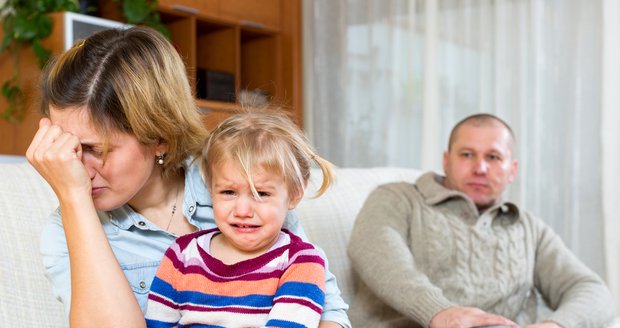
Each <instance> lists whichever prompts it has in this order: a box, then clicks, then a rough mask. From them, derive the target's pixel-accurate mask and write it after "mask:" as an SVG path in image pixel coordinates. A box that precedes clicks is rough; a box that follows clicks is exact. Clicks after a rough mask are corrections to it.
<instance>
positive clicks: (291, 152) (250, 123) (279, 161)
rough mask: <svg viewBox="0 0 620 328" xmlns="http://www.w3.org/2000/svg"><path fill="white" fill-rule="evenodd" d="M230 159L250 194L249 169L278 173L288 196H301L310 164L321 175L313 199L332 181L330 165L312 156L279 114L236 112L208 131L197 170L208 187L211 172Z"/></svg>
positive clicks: (304, 140)
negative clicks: (320, 172) (243, 177)
mask: <svg viewBox="0 0 620 328" xmlns="http://www.w3.org/2000/svg"><path fill="white" fill-rule="evenodd" d="M227 160H233V161H235V162H237V164H239V166H240V167H241V168H242V169H243V171H244V173H245V176H246V178H247V180H248V181H249V183H250V186H251V188H252V192H253V193H254V196H255V197H258V194H257V192H256V189H255V187H254V180H253V170H254V169H256V168H259V167H260V168H262V169H264V170H266V171H269V172H272V173H275V174H281V175H282V176H283V178H284V183H285V184H286V186H287V190H288V192H289V195H291V196H293V197H295V196H299V197H300V198H301V196H303V194H304V190H305V188H306V185H307V183H308V180H309V178H310V168H311V165H312V163H313V162H314V163H316V164H317V165H318V166H319V168H320V169H321V171H322V172H323V182H322V184H321V187H320V188H319V190H318V191H317V193H316V195H315V197H318V196H320V195H322V194H323V193H324V192H325V191H326V190H327V188H328V187H329V185H330V184H331V183H332V182H333V180H334V176H333V169H332V165H331V163H329V162H328V161H327V160H325V159H323V158H321V157H320V156H319V155H317V154H316V152H315V150H314V149H313V147H312V146H311V145H310V142H309V141H308V139H307V138H306V137H305V135H304V134H303V132H302V131H301V130H300V129H299V127H297V125H295V123H293V121H291V120H290V119H289V118H288V117H287V116H286V115H285V114H284V113H283V112H281V111H278V112H276V111H260V112H247V113H240V114H236V115H233V116H231V117H229V118H228V119H226V120H224V121H223V122H222V123H220V125H219V126H218V127H217V128H216V129H215V130H213V131H212V132H211V134H210V135H209V137H208V139H207V140H206V142H205V146H204V147H203V149H202V160H201V169H202V172H203V174H204V178H205V181H206V182H207V185H208V186H209V188H210V187H211V182H212V176H213V174H214V169H216V168H217V167H218V166H219V165H221V164H222V163H223V162H225V161H227Z"/></svg>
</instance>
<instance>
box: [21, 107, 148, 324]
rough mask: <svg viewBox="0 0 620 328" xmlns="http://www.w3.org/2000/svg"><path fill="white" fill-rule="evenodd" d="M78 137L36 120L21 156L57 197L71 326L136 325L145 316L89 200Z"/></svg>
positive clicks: (88, 180) (89, 193)
mask: <svg viewBox="0 0 620 328" xmlns="http://www.w3.org/2000/svg"><path fill="white" fill-rule="evenodd" d="M81 156H82V150H81V145H80V141H79V140H78V138H77V137H75V136H73V135H71V134H69V133H65V132H63V131H62V129H61V128H60V127H58V126H55V125H52V124H51V122H50V120H49V119H47V118H43V119H41V122H40V124H39V130H38V131H37V133H36V135H35V137H34V139H33V141H32V143H31V144H30V147H29V148H28V151H27V152H26V157H27V158H28V161H29V162H30V163H31V164H32V165H33V166H34V167H35V169H36V170H37V171H38V172H39V173H40V174H41V176H43V178H44V179H45V180H46V181H47V182H48V183H49V184H50V186H51V187H52V189H53V190H54V192H55V194H56V196H57V197H58V200H59V203H60V211H61V215H62V224H63V227H64V231H65V235H66V239H67V249H68V253H69V262H70V269H71V275H70V276H71V308H70V323H71V326H75V327H82V326H90V325H92V324H93V323H96V324H97V326H99V327H119V326H124V327H140V326H144V317H143V315H142V311H141V310H140V306H139V305H138V302H137V300H136V298H135V296H134V294H133V292H132V290H131V288H130V286H129V283H128V281H127V279H126V278H125V275H124V273H123V271H122V270H121V267H120V265H119V263H118V261H117V260H116V257H115V256H114V253H113V252H112V249H111V247H110V245H109V243H108V240H107V238H106V236H105V233H104V231H103V228H102V227H101V223H100V221H99V218H98V216H97V213H96V210H95V206H94V204H93V201H92V197H91V183H90V178H89V175H88V172H87V171H86V168H85V166H84V164H83V163H82V162H81Z"/></svg>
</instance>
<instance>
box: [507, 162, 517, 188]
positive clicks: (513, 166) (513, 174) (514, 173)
mask: <svg viewBox="0 0 620 328" xmlns="http://www.w3.org/2000/svg"><path fill="white" fill-rule="evenodd" d="M518 168H519V161H518V160H516V159H514V160H512V163H511V164H510V177H509V179H508V181H509V182H510V183H512V182H513V181H514V180H515V178H516V177H517V170H518Z"/></svg>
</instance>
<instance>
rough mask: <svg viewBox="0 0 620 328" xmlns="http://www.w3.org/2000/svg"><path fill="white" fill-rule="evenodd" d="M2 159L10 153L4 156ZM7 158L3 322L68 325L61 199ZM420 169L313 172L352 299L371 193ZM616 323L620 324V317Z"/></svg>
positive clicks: (320, 216)
mask: <svg viewBox="0 0 620 328" xmlns="http://www.w3.org/2000/svg"><path fill="white" fill-rule="evenodd" d="M3 161H4V162H6V161H7V159H6V157H4V160H3V158H2V157H0V162H3ZM8 161H10V162H11V163H0V213H2V214H0V215H1V223H2V228H1V229H0V242H1V243H0V259H1V261H2V265H1V266H0V327H66V326H67V325H68V324H67V320H66V318H65V317H64V314H63V310H62V306H61V304H60V303H59V302H58V301H56V300H55V299H54V298H53V297H52V294H51V290H50V286H49V284H48V282H47V280H46V279H45V278H44V276H43V266H42V263H41V259H40V256H39V235H40V233H41V228H42V226H43V225H44V222H45V220H46V218H47V216H48V215H49V213H50V212H51V211H52V210H53V209H55V208H56V207H57V206H58V201H57V199H56V197H55V195H54V193H53V192H52V190H51V188H50V187H49V186H48V185H47V183H46V182H45V181H44V180H43V179H42V178H41V176H39V174H38V173H37V172H36V171H35V170H34V169H33V168H32V167H31V166H30V165H29V164H28V163H26V162H24V160H23V158H18V157H15V158H13V157H12V158H8ZM315 173H316V174H315ZM420 174H421V172H420V171H418V170H413V169H404V168H369V169H353V168H346V169H337V170H336V180H335V183H334V185H333V186H332V188H330V189H328V191H327V192H326V193H325V194H324V195H323V196H321V197H319V198H313V197H312V196H313V195H314V192H315V191H316V190H317V188H318V186H319V179H320V173H318V172H313V174H312V178H311V181H310V183H309V187H308V192H307V194H306V197H305V198H304V200H303V201H302V202H301V203H300V205H299V206H298V208H297V212H298V213H299V215H300V217H301V218H302V223H303V225H304V229H305V231H306V233H307V235H308V237H309V238H310V240H312V241H313V242H314V243H316V244H318V245H320V246H321V247H322V248H323V250H324V251H325V253H326V254H327V258H328V260H329V266H330V270H331V271H332V272H333V273H334V274H335V275H336V277H337V279H338V285H339V286H340V289H341V291H342V296H343V298H344V299H345V300H346V301H347V302H349V301H350V300H351V299H352V295H353V294H354V293H355V283H356V281H355V275H354V274H353V273H352V271H351V264H350V262H349V259H348V258H347V254H346V245H347V240H348V238H349V236H350V233H351V228H352V226H353V222H354V220H355V216H356V214H357V212H358V211H359V209H360V208H361V206H362V204H363V202H364V200H365V198H366V196H367V195H368V194H369V193H370V191H372V190H373V189H374V188H375V187H376V186H377V185H379V184H382V183H387V182H390V181H415V179H416V178H417V177H418V176H419V175H420ZM616 326H617V328H620V322H619V324H617V325H616Z"/></svg>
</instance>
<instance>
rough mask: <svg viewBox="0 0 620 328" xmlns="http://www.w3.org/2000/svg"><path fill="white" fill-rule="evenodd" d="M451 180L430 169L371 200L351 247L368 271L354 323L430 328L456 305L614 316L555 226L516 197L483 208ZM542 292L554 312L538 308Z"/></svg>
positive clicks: (556, 317)
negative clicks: (516, 201)
mask: <svg viewBox="0 0 620 328" xmlns="http://www.w3.org/2000/svg"><path fill="white" fill-rule="evenodd" d="M442 181H443V177H441V176H437V175H434V174H433V173H427V174H425V175H423V176H422V177H420V179H419V180H418V181H417V182H416V184H415V185H412V184H408V183H394V184H388V185H384V186H381V187H379V188H378V189H377V190H375V191H374V192H373V193H372V194H371V195H370V196H369V197H368V199H367V201H366V203H365V204H364V207H363V208H362V210H361V212H360V214H359V216H358V217H357V221H356V223H355V226H354V228H353V232H352V235H351V239H350V242H349V247H348V253H349V256H350V257H351V260H352V263H353V267H354V269H355V270H356V272H357V273H358V274H359V276H360V278H361V281H360V286H359V291H358V293H357V294H356V297H355V299H354V300H353V301H352V304H351V309H350V312H349V313H350V314H351V316H350V317H351V318H352V319H355V320H356V321H354V322H352V324H353V327H356V328H360V327H373V328H376V327H416V326H423V327H426V326H428V324H429V322H430V320H431V319H432V317H433V316H434V315H435V314H437V313H438V312H440V311H441V310H443V309H446V308H448V307H450V306H453V305H460V306H473V307H478V308H481V309H483V310H485V311H488V312H492V313H496V314H500V315H503V316H505V317H507V318H510V319H512V320H514V321H515V322H517V323H519V324H527V323H532V322H536V321H541V320H545V319H547V320H553V321H555V322H557V323H559V324H560V325H562V326H564V327H567V328H568V327H579V328H586V327H596V328H598V327H602V326H604V324H605V323H606V322H608V321H610V320H612V319H613V315H614V313H613V305H612V297H611V294H610V292H609V290H608V289H607V287H606V286H605V285H604V283H603V282H602V281H601V279H600V278H599V277H598V276H597V275H596V274H594V273H593V272H592V271H591V270H589V269H588V268H587V267H586V266H585V265H584V264H583V263H581V262H580V261H579V260H578V259H577V258H576V257H575V256H574V255H573V254H572V253H571V252H570V251H569V250H568V249H567V248H566V247H565V246H564V244H563V243H562V241H561V240H560V238H559V237H558V236H557V235H556V234H555V233H554V232H553V231H552V230H551V228H550V227H548V226H547V225H545V224H544V223H543V222H542V221H541V220H539V219H537V218H534V217H532V216H531V215H530V214H528V213H526V212H523V211H519V209H518V208H517V207H516V206H515V205H514V204H511V203H503V204H499V205H497V206H494V207H492V208H490V209H489V210H487V211H485V212H484V213H482V214H479V213H478V210H477V209H476V207H475V205H474V204H473V202H472V201H471V200H470V199H469V198H467V196H466V195H464V194H462V193H460V192H457V191H453V190H448V189H446V188H444V187H443V185H442ZM537 293H540V294H541V295H542V296H543V297H544V299H545V300H546V301H547V303H548V306H549V307H550V308H552V309H554V310H555V311H554V312H552V313H550V314H549V313H547V314H546V316H545V317H541V315H540V314H539V313H537V308H538V306H537V300H539V299H540V297H537V296H536V295H537Z"/></svg>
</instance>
